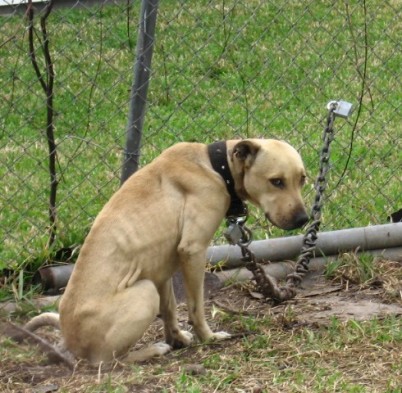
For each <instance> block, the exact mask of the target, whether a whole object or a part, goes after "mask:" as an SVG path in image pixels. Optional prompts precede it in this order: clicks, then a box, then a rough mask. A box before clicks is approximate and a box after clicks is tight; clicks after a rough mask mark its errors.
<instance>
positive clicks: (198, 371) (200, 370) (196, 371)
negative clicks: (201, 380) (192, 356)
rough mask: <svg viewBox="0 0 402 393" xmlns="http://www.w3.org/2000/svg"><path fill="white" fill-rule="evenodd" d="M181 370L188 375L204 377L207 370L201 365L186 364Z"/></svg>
mask: <svg viewBox="0 0 402 393" xmlns="http://www.w3.org/2000/svg"><path fill="white" fill-rule="evenodd" d="M183 370H184V372H185V373H186V374H188V375H205V374H206V373H207V370H206V369H205V367H204V366H203V365H201V364H188V365H187V366H185V367H184V369H183Z"/></svg>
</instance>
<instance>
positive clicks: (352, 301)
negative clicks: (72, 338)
mask: <svg viewBox="0 0 402 393" xmlns="http://www.w3.org/2000/svg"><path fill="white" fill-rule="evenodd" d="M372 284H373V283H372ZM374 284H375V283H374ZM0 307H1V306H0ZM0 310H1V309H0ZM206 310H207V311H206V314H207V316H208V320H209V322H210V325H211V326H212V327H213V328H214V329H215V330H227V331H230V332H232V333H235V335H234V338H233V339H232V340H228V341H226V342H220V343H215V344H209V345H200V344H194V345H193V346H191V347H190V348H186V349H183V350H180V351H173V352H171V353H169V354H168V355H166V356H165V357H163V358H160V359H153V360H151V361H149V362H147V363H146V364H143V365H134V366H133V365H126V364H123V363H121V362H118V361H116V362H115V363H114V364H113V365H112V366H107V367H106V366H103V367H102V368H99V369H95V368H93V367H90V366H89V365H88V364H86V363H85V362H83V361H81V362H78V363H77V364H76V366H75V369H74V371H73V372H72V371H71V370H69V369H68V368H67V367H65V366H64V365H62V364H55V363H52V362H51V361H49V359H48V358H47V356H46V355H45V354H43V352H42V351H41V350H39V348H38V347H37V346H36V345H35V344H34V343H32V342H29V341H28V340H25V341H24V342H22V343H17V342H14V341H12V340H10V339H9V338H8V337H7V334H8V333H9V332H10V330H9V329H10V327H9V326H8V322H7V321H8V320H10V319H11V320H12V321H13V322H15V323H18V324H22V323H23V322H24V319H18V318H16V317H15V316H10V314H7V315H6V314H5V313H3V315H2V316H1V317H0V332H1V333H2V336H1V345H2V350H1V352H0V354H1V355H0V392H37V393H47V392H84V391H113V392H114V391H116V392H120V391H124V392H126V391H127V392H157V391H169V392H175V391H177V390H176V388H175V387H174V385H172V384H174V380H176V379H177V378H178V376H179V375H181V373H182V372H183V370H184V371H185V372H187V373H189V374H190V375H197V374H204V373H205V372H206V370H205V367H204V366H203V365H202V364H203V360H205V359H206V358H207V357H208V356H210V355H211V353H214V352H218V353H219V352H222V351H223V352H224V353H225V354H226V355H227V356H231V353H234V351H239V350H242V349H241V345H240V344H239V341H241V340H242V337H244V336H246V335H248V334H250V335H252V334H253V332H252V331H250V330H248V331H245V329H244V324H239V325H236V323H234V322H233V321H236V320H238V319H241V318H244V317H245V316H251V317H255V318H257V319H258V318H272V321H273V328H274V329H276V330H278V331H281V332H284V334H285V335H288V336H289V337H291V335H292V331H293V330H294V329H297V328H298V327H301V326H303V327H306V326H307V327H311V328H312V329H315V328H317V326H323V325H328V324H329V322H330V321H331V319H332V318H334V317H337V318H338V319H339V320H341V321H346V320H349V319H354V320H358V321H362V320H369V319H372V318H374V317H377V318H382V317H384V316H386V315H396V316H401V315H402V302H401V298H399V299H398V298H397V297H394V298H393V299H391V300H390V299H389V297H388V296H387V292H386V291H385V289H384V288H383V287H381V286H380V285H365V286H361V285H348V284H345V283H344V282H339V281H338V282H332V281H327V280H325V279H324V277H323V276H322V275H320V274H312V275H310V276H309V277H308V278H307V279H306V280H305V281H304V283H303V288H302V289H301V290H300V291H299V294H298V296H297V297H296V298H295V299H293V300H291V301H288V302H286V303H283V304H280V305H276V306H275V305H273V304H272V303H269V302H266V301H264V300H261V299H259V295H258V293H255V292H254V291H253V288H252V286H251V284H250V283H248V284H241V285H240V284H235V285H233V286H232V287H229V288H224V289H221V290H219V291H218V292H217V293H215V295H214V296H213V297H212V298H211V299H209V300H207V302H206ZM217 314H218V316H219V315H226V316H230V317H229V318H217V317H216V315H217ZM179 316H180V322H181V325H182V326H183V328H185V329H186V328H188V329H190V330H191V326H189V325H188V322H187V313H186V306H185V305H184V304H181V305H179ZM39 334H40V335H41V337H44V338H46V339H47V340H49V341H50V342H53V343H56V342H57V341H58V340H59V333H58V332H57V331H55V330H54V329H47V328H46V329H42V330H41V331H40V332H39ZM281 334H282V333H281ZM162 339H163V327H162V323H161V321H160V320H156V321H155V322H154V323H153V325H152V326H151V327H150V329H149V331H148V332H147V333H146V335H145V336H144V337H143V339H142V340H141V342H140V343H138V344H137V345H138V346H142V345H144V344H147V343H151V342H155V341H160V340H162ZM111 375H113V377H114V378H117V381H121V383H119V382H117V385H116V382H115V383H114V384H113V389H112V388H111V390H105V380H107V378H111V377H110V376H111ZM263 378H264V377H261V376H260V379H259V381H260V382H259V384H254V382H253V379H252V378H251V379H250V381H249V380H247V381H245V382H244V383H243V385H242V389H243V390H241V389H240V390H239V389H238V391H244V392H246V391H250V392H258V391H265V390H264V389H263V388H262V387H261V380H263ZM101 382H102V389H100V390H97V388H96V386H99V384H100V383H101ZM265 382H267V381H265ZM111 386H112V385H111Z"/></svg>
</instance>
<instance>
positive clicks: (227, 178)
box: [208, 141, 247, 217]
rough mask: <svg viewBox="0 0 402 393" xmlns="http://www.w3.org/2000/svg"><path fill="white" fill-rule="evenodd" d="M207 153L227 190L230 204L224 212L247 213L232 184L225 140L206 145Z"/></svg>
mask: <svg viewBox="0 0 402 393" xmlns="http://www.w3.org/2000/svg"><path fill="white" fill-rule="evenodd" d="M208 155H209V159H210V161H211V164H212V167H213V168H214V169H215V171H216V172H218V173H219V174H220V175H221V176H222V178H223V180H224V182H225V184H226V188H227V190H228V193H229V195H230V206H229V209H228V211H227V212H226V217H243V216H246V215H247V206H246V204H245V203H244V202H243V201H242V200H241V199H240V198H239V197H238V196H237V194H236V191H235V186H234V180H233V176H232V174H231V172H230V168H229V164H228V160H227V149H226V142H225V141H220V142H215V143H211V144H210V145H208Z"/></svg>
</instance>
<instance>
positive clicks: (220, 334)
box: [211, 332, 232, 341]
mask: <svg viewBox="0 0 402 393" xmlns="http://www.w3.org/2000/svg"><path fill="white" fill-rule="evenodd" d="M230 337H232V335H231V334H229V333H226V332H216V333H213V335H212V337H211V338H212V340H217V341H219V340H227V339H228V338H230Z"/></svg>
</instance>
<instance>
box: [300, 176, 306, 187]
mask: <svg viewBox="0 0 402 393" xmlns="http://www.w3.org/2000/svg"><path fill="white" fill-rule="evenodd" d="M300 183H301V185H302V186H304V185H305V184H306V176H302V178H301V180H300Z"/></svg>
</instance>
